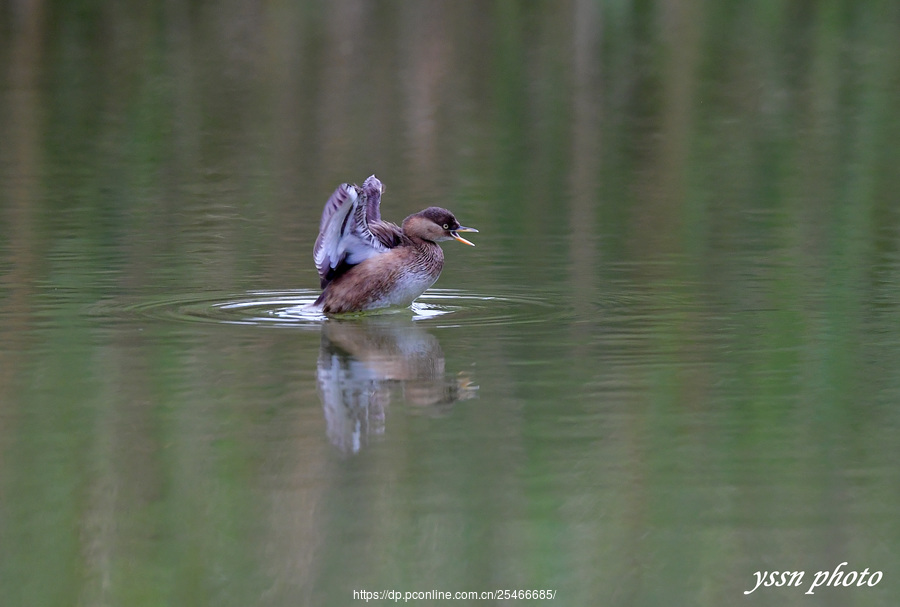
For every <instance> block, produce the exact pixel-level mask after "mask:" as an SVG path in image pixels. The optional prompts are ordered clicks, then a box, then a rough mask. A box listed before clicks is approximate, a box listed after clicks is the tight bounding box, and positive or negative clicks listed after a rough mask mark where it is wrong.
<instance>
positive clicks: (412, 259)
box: [313, 175, 478, 314]
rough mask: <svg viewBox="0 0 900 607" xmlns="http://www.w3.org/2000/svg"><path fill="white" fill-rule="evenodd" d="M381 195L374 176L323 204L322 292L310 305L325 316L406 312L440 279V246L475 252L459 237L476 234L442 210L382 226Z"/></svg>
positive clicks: (319, 244)
mask: <svg viewBox="0 0 900 607" xmlns="http://www.w3.org/2000/svg"><path fill="white" fill-rule="evenodd" d="M383 193H384V186H383V185H382V184H381V181H379V180H378V178H377V177H375V175H372V176H371V177H369V178H368V179H366V181H365V182H364V183H363V185H362V187H359V186H357V185H351V184H347V183H344V184H341V186H340V187H339V188H338V189H336V190H335V191H334V194H332V195H331V198H329V199H328V202H326V203H325V210H324V211H322V222H321V223H320V224H319V237H318V238H317V239H316V246H315V247H314V248H313V257H314V258H315V261H316V268H318V270H319V277H320V278H321V283H322V289H323V291H322V294H321V295H319V298H318V299H317V300H316V302H315V304H314V305H315V306H321V308H322V311H323V312H325V313H326V314H341V313H345V312H360V311H363V310H374V309H376V308H384V307H388V306H408V305H409V304H411V303H412V301H413V300H414V299H415V298H416V297H418V296H419V295H421V294H422V293H424V292H425V289H427V288H428V287H430V286H431V285H433V284H434V283H435V281H436V280H437V279H438V276H440V275H441V269H442V268H443V267H444V253H443V251H442V250H441V247H440V246H438V244H437V243H438V242H439V241H441V240H450V239H451V238H453V239H455V240H458V241H459V242H461V243H463V244H467V245H470V246H473V247H474V246H475V245H474V244H472V243H471V242H469V241H468V240H466V239H465V238H463V237H462V236H460V235H459V234H458V232H477V231H478V230H476V229H475V228H465V227H463V226H461V225H459V222H458V221H457V220H456V217H454V216H453V213H451V212H450V211H448V210H447V209H442V208H440V207H428V208H427V209H425V210H424V211H419V212H418V213H415V214H413V215H410V216H409V217H407V218H406V219H404V220H403V224H402V226H397V225H395V224H393V223H390V222H387V221H382V220H381V211H380V210H379V206H380V205H381V195H382V194H383Z"/></svg>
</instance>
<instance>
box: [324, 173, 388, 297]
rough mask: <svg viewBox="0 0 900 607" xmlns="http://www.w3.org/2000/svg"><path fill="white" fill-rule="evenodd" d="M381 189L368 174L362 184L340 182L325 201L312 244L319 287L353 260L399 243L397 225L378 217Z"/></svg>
mask: <svg viewBox="0 0 900 607" xmlns="http://www.w3.org/2000/svg"><path fill="white" fill-rule="evenodd" d="M381 192H382V186H381V182H380V181H378V178H377V177H375V176H374V175H372V176H371V177H369V178H368V179H366V181H365V182H364V183H363V187H362V188H359V187H358V186H355V185H350V184H347V183H343V184H341V185H340V186H339V187H338V189H336V190H335V191H334V193H333V194H332V195H331V197H330V198H329V199H328V202H326V203H325V209H324V210H323V211H322V221H321V222H320V223H319V236H318V238H316V244H315V246H314V247H313V259H314V260H315V262H316V269H317V270H318V271H319V278H320V281H321V285H322V288H323V289H324V288H325V287H326V286H327V285H328V283H330V282H331V281H333V280H334V279H335V278H337V277H338V276H340V275H341V274H343V273H344V272H346V271H347V270H349V269H350V268H351V267H353V266H355V265H356V264H358V263H362V262H363V261H365V260H366V259H368V258H370V257H373V256H375V255H379V254H381V253H384V252H386V251H388V250H390V249H392V248H393V247H395V246H397V244H399V242H400V236H401V234H402V232H401V231H400V228H398V227H397V226H395V225H394V224H391V223H387V222H383V221H381V212H380V209H379V206H380V204H381Z"/></svg>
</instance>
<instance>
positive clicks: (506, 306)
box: [93, 289, 558, 329]
mask: <svg viewBox="0 0 900 607" xmlns="http://www.w3.org/2000/svg"><path fill="white" fill-rule="evenodd" d="M317 296H318V292H317V291H313V290H310V289H303V290H292V291H248V292H246V293H243V294H240V295H234V294H216V293H203V294H194V295H184V296H182V297H174V298H168V299H159V300H153V301H142V302H139V303H132V304H121V305H118V304H117V303H116V302H104V303H103V304H100V305H98V306H95V308H94V310H93V312H94V314H95V315H102V316H105V317H107V318H120V319H121V318H145V319H147V318H150V319H158V320H168V321H179V322H206V323H220V324H234V325H255V326H267V327H284V328H298V329H303V328H314V327H318V326H319V325H320V324H321V323H322V322H323V321H324V320H326V318H327V317H326V316H325V315H324V314H322V313H321V312H320V311H318V310H315V309H312V308H311V305H312V304H313V303H314V302H315V300H316V297H317ZM554 311H558V308H557V306H554V305H551V304H550V303H549V302H547V301H544V300H541V299H539V298H536V297H532V296H526V295H520V294H502V295H501V294H492V295H486V294H479V293H469V292H464V291H457V290H449V289H432V290H430V291H427V292H426V293H425V294H424V295H422V296H421V297H420V298H419V299H417V300H416V301H415V302H414V303H413V305H412V306H411V307H409V308H398V309H389V310H380V311H377V312H367V313H365V314H359V315H350V316H351V317H352V316H359V317H363V316H365V317H368V316H373V315H376V314H377V315H385V314H397V315H409V316H411V318H412V320H414V321H416V322H421V323H423V324H426V325H428V326H431V327H434V328H442V327H456V326H478V325H492V324H518V323H533V322H543V321H546V320H548V319H550V318H551V317H553V316H554Z"/></svg>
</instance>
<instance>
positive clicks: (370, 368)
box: [317, 315, 478, 453]
mask: <svg viewBox="0 0 900 607" xmlns="http://www.w3.org/2000/svg"><path fill="white" fill-rule="evenodd" d="M317 376H318V385H319V395H320V397H321V398H322V406H323V408H324V410H325V423H326V425H327V431H328V438H329V440H330V441H331V442H332V443H333V444H334V445H335V446H336V447H338V448H339V449H340V450H341V451H344V452H346V453H357V452H358V451H359V450H360V449H361V448H362V447H364V446H365V445H366V443H367V442H368V439H369V437H370V436H372V435H378V434H384V428H385V412H386V409H387V407H388V404H389V403H390V400H391V396H392V394H395V393H399V394H400V396H401V397H402V400H403V401H405V403H406V404H407V405H410V406H413V407H417V408H420V409H419V410H421V411H422V412H425V413H427V414H435V415H436V414H440V413H442V412H443V411H445V410H446V409H447V408H449V407H450V406H452V404H453V403H455V402H457V401H460V400H468V399H471V398H474V397H475V395H476V394H477V390H478V386H474V385H472V382H471V381H470V379H469V378H468V377H467V376H466V375H464V374H459V375H448V374H447V373H445V369H444V353H443V351H442V350H441V346H440V344H439V343H438V340H437V338H436V337H434V336H433V335H431V334H430V333H427V332H426V331H424V330H422V329H420V328H419V327H417V326H416V325H415V324H414V323H413V322H412V321H411V320H410V319H409V318H408V317H403V316H399V317H398V316H389V315H382V316H375V317H370V318H363V319H351V320H335V319H330V320H328V321H326V322H325V323H324V325H323V327H322V346H321V349H320V351H319V363H318V369H317Z"/></svg>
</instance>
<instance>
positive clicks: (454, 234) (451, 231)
mask: <svg viewBox="0 0 900 607" xmlns="http://www.w3.org/2000/svg"><path fill="white" fill-rule="evenodd" d="M477 231H478V230H476V229H475V228H464V227H463V226H459V227H458V228H456V229H455V230H450V236H452V237H453V238H454V240H458V241H459V242H461V243H463V244H467V245H469V246H470V247H474V246H475V243H474V242H469V241H468V240H466V239H465V238H463V237H462V236H460V235H459V234H458V233H457V232H477Z"/></svg>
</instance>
